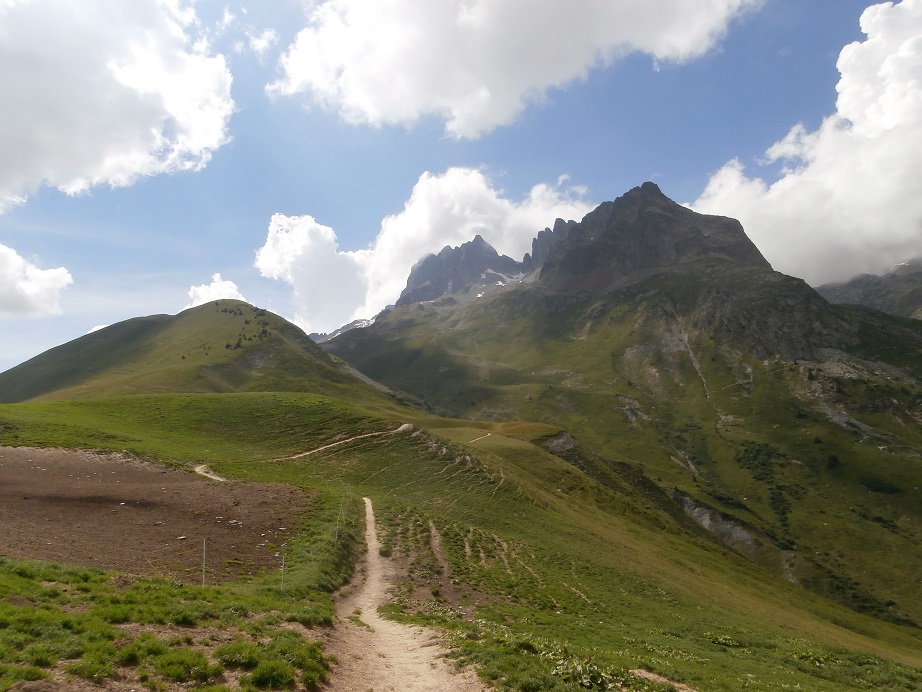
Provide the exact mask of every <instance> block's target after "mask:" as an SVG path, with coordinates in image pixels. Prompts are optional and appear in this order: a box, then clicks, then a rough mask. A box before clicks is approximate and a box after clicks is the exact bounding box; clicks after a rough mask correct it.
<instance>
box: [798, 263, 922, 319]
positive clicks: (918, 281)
mask: <svg viewBox="0 0 922 692" xmlns="http://www.w3.org/2000/svg"><path fill="white" fill-rule="evenodd" d="M816 291H817V293H819V294H820V295H821V296H823V297H824V298H825V299H826V300H828V301H829V302H830V303H852V304H855V305H865V306H867V307H869V308H874V309H875V310H880V311H881V312H887V313H890V314H891V315H897V316H899V317H912V318H915V319H922V259H915V260H912V261H909V262H906V263H904V264H901V265H899V266H898V267H895V268H894V269H893V271H891V272H888V273H887V274H884V275H883V276H876V275H874V274H862V275H860V276H856V277H855V278H854V279H851V280H849V281H845V282H842V283H835V284H824V285H822V286H819V287H818V288H817V289H816Z"/></svg>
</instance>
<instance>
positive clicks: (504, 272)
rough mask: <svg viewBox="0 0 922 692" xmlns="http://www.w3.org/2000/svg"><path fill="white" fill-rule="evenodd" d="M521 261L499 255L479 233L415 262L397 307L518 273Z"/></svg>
mask: <svg viewBox="0 0 922 692" xmlns="http://www.w3.org/2000/svg"><path fill="white" fill-rule="evenodd" d="M522 272H523V265H522V263H521V262H516V261H515V260H514V259H512V258H511V257H507V256H506V255H500V254H499V253H498V252H496V250H494V249H493V247H492V246H491V245H490V244H489V243H488V242H487V241H485V240H484V239H483V238H482V237H481V236H479V235H478V236H477V237H475V238H474V239H473V240H472V241H470V242H468V243H464V244H463V245H461V246H460V247H455V248H453V247H448V246H446V247H445V248H443V249H442V251H441V252H439V254H437V255H428V256H427V257H424V258H423V259H422V260H420V261H419V262H417V264H416V266H415V267H413V269H412V271H411V272H410V277H409V279H407V287H406V288H405V289H403V292H402V293H401V294H400V298H399V300H398V301H397V306H398V307H399V306H401V305H409V304H411V303H421V302H423V301H427V300H436V299H437V298H441V297H442V296H445V295H451V294H468V293H471V292H472V291H473V290H474V289H475V288H476V287H483V286H487V285H490V284H494V285H495V284H496V283H498V282H503V283H505V282H506V281H508V280H509V277H512V276H520V275H521V274H522Z"/></svg>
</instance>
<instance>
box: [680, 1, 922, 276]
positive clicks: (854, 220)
mask: <svg viewBox="0 0 922 692" xmlns="http://www.w3.org/2000/svg"><path fill="white" fill-rule="evenodd" d="M860 24H861V29H862V31H863V32H864V33H865V34H866V36H867V38H866V39H865V40H864V41H860V42H855V43H852V44H850V45H847V46H845V47H844V48H843V49H842V51H841V53H840V55H839V60H838V63H837V66H838V69H839V73H840V79H839V83H838V85H837V87H836V88H837V91H838V98H837V101H836V112H835V113H833V114H832V115H830V116H828V117H827V118H826V119H825V120H824V121H823V123H822V124H821V125H820V127H819V128H818V129H817V130H815V131H808V130H807V129H806V128H805V127H804V126H803V125H797V126H795V127H793V128H792V129H791V131H790V132H789V133H788V134H787V136H786V137H784V139H782V140H780V141H779V142H776V143H775V144H774V145H772V146H771V147H770V148H769V149H768V151H767V152H766V158H767V160H766V161H765V162H763V164H771V163H776V164H777V163H781V164H782V165H783V170H782V173H781V176H780V178H778V179H777V180H775V181H774V182H767V181H766V180H764V179H762V178H760V177H758V176H753V177H750V176H748V175H747V174H746V171H745V168H744V166H743V164H742V163H741V162H739V161H738V160H734V161H730V162H728V163H727V164H726V165H725V166H724V167H723V168H722V169H721V170H720V171H718V172H717V173H716V174H715V175H714V176H713V177H712V178H711V179H710V181H709V182H708V185H707V187H706V189H705V190H704V192H703V193H702V195H701V196H700V197H699V198H698V200H697V201H696V202H695V203H694V205H693V206H694V208H695V209H697V210H699V211H703V212H707V213H714V214H724V215H726V216H734V217H736V218H738V219H739V220H740V221H741V222H742V223H743V226H744V227H745V229H746V232H747V233H748V234H749V236H750V237H751V238H752V240H753V241H754V242H755V243H756V245H758V247H759V249H760V250H761V251H762V253H763V254H764V255H765V257H766V258H767V259H768V260H769V261H770V262H771V263H772V264H773V265H774V267H775V269H777V270H779V271H782V272H785V273H787V274H792V275H794V276H799V277H801V278H803V279H805V280H807V281H808V282H809V283H811V284H813V285H818V284H820V283H824V282H829V281H840V280H845V279H848V278H850V277H851V276H854V275H855V274H858V273H861V272H872V273H878V272H880V271H882V270H885V269H886V268H888V267H889V266H892V265H893V264H895V263H897V262H899V261H902V260H904V259H906V258H908V257H912V256H919V255H922V175H920V173H919V172H920V171H922V0H903V2H900V3H898V4H894V3H890V2H887V3H882V4H878V5H873V6H871V7H868V8H867V9H866V10H865V11H864V13H863V14H862V15H861V20H860Z"/></svg>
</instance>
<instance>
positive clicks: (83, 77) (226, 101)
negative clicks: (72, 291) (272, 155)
mask: <svg viewBox="0 0 922 692" xmlns="http://www.w3.org/2000/svg"><path fill="white" fill-rule="evenodd" d="M192 7H193V6H192V4H191V2H188V1H187V0H132V1H131V2H122V1H119V0H85V1H82V2H72V0H42V1H41V2H37V1H34V0H0V55H3V59H2V60H0V93H2V94H3V100H4V103H5V104H7V105H8V107H6V108H0V212H2V211H3V210H4V209H5V208H8V207H9V206H10V205H12V204H17V203H21V202H23V201H24V200H25V198H26V197H27V196H28V195H30V194H32V193H34V192H35V191H36V190H37V189H39V188H40V187H41V186H43V185H47V186H51V187H54V188H57V189H59V190H62V191H63V192H65V193H67V194H76V193H80V192H83V191H85V190H87V189H89V188H91V187H93V186H96V185H100V184H107V185H111V186H124V185H129V184H131V183H132V182H133V181H135V180H136V179H137V178H138V177H139V176H146V175H155V174H160V173H172V172H176V171H183V170H196V169H200V168H201V167H203V166H204V165H205V164H207V163H208V161H209V159H210V157H211V154H212V152H213V151H214V150H215V149H217V148H218V147H220V146H221V145H223V144H224V143H225V142H227V140H228V135H227V125H228V120H229V118H230V116H231V114H232V112H233V109H234V103H233V100H232V99H231V96H230V87H231V75H230V72H229V70H228V67H227V64H226V62H225V59H224V57H223V56H222V55H213V54H212V53H211V51H210V48H209V45H208V42H207V39H205V38H204V33H203V32H202V31H201V27H200V26H199V24H198V21H197V18H196V14H195V11H194V9H193V8H192Z"/></svg>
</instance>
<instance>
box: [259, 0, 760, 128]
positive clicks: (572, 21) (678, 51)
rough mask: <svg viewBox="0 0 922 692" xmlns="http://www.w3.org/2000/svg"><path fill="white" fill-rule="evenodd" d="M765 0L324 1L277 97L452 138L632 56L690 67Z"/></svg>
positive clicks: (292, 50)
mask: <svg viewBox="0 0 922 692" xmlns="http://www.w3.org/2000/svg"><path fill="white" fill-rule="evenodd" d="M761 2H762V0H660V1H659V2H648V1H647V0H581V2H579V3H577V4H573V3H565V2H560V1H559V0H532V1H531V2H527V3H526V2H522V1H521V0H427V1H426V2H420V0H326V2H319V3H308V7H309V8H310V10H309V14H308V18H307V25H306V26H305V28H304V29H302V30H301V31H300V32H299V33H298V35H297V37H296V39H295V41H294V43H293V44H292V45H291V46H289V47H288V49H287V50H286V51H285V53H284V55H283V56H282V59H281V69H282V76H281V78H280V79H279V80H277V81H276V82H274V83H273V84H271V85H269V87H268V89H269V92H270V93H272V94H289V95H290V94H296V93H305V94H309V95H310V96H311V97H312V98H313V99H314V100H315V101H316V102H317V103H319V104H321V105H323V106H326V107H328V108H331V109H334V110H336V111H338V112H339V113H340V114H341V116H342V117H344V118H345V119H346V120H348V121H350V122H353V123H361V124H371V125H383V124H403V125H411V124H413V123H415V122H416V121H417V120H419V119H420V118H421V117H423V116H429V115H434V116H437V117H440V118H444V119H445V120H446V130H447V132H448V133H449V134H450V135H452V136H455V137H476V136H478V135H480V134H482V133H484V132H487V131H489V130H491V129H493V128H495V127H497V126H498V125H503V124H506V123H509V122H511V121H512V120H513V119H514V118H515V117H516V115H518V114H519V113H520V112H521V111H522V110H523V109H524V108H525V107H526V106H527V105H528V104H529V103H533V102H538V101H541V100H542V99H544V98H545V95H546V93H547V91H548V90H549V89H551V88H553V87H561V86H564V85H566V84H568V83H570V82H572V81H574V80H577V79H581V78H584V77H585V76H586V75H587V73H588V72H589V71H590V70H591V69H593V68H596V67H599V66H604V65H606V64H609V63H611V62H612V61H613V60H615V59H616V58H618V57H619V56H622V55H624V54H627V53H632V52H642V53H646V54H649V55H650V56H652V57H653V58H654V59H655V60H657V61H677V62H680V61H687V60H690V59H692V58H695V57H697V56H700V55H701V54H703V53H705V52H706V51H708V50H709V49H711V48H712V47H713V46H714V45H715V43H716V42H717V41H718V40H719V39H720V38H721V36H723V35H724V33H725V32H726V31H727V28H728V24H729V22H730V21H731V20H733V19H734V18H735V17H737V16H738V15H739V14H740V13H741V12H742V11H743V10H745V9H747V8H751V7H756V6H758V5H760V4H761Z"/></svg>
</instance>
